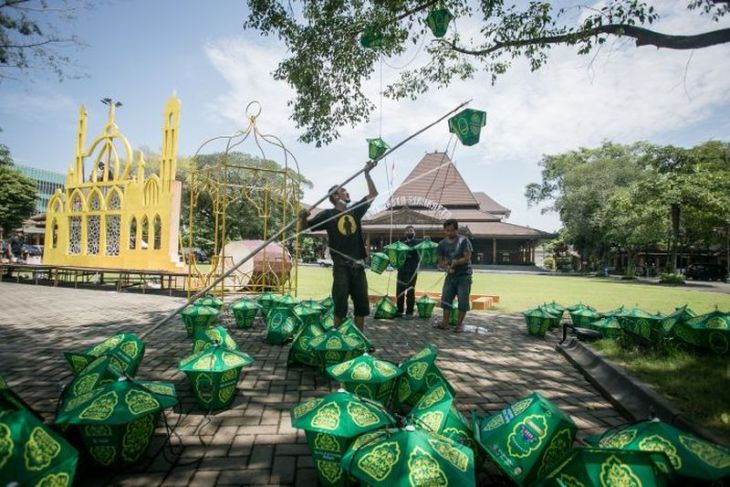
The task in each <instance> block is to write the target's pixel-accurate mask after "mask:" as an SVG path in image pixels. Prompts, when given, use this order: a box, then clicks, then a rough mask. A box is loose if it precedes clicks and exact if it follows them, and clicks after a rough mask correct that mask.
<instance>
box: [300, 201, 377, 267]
mask: <svg viewBox="0 0 730 487" xmlns="http://www.w3.org/2000/svg"><path fill="white" fill-rule="evenodd" d="M368 208H370V201H368V197H367V196H366V197H364V198H363V199H361V200H360V201H358V202H356V203H354V204H353V205H352V206H350V207H348V208H345V209H344V210H342V211H340V210H338V209H337V208H329V209H327V210H323V211H322V212H320V213H318V214H317V215H316V216H315V217H314V218H312V219H311V220H309V228H310V229H312V230H321V229H325V230H327V239H328V241H329V247H330V249H331V252H330V253H331V255H332V262H334V263H335V264H349V263H351V262H352V259H354V260H361V259H364V258H365V257H367V253H366V252H365V242H364V240H363V238H362V224H361V220H362V217H363V216H364V215H365V212H367V211H368ZM325 220H329V221H327V222H326V223H323V222H324V221H325ZM343 254H344V255H343ZM345 256H347V257H350V259H348V258H347V257H345Z"/></svg>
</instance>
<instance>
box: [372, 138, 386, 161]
mask: <svg viewBox="0 0 730 487" xmlns="http://www.w3.org/2000/svg"><path fill="white" fill-rule="evenodd" d="M388 149H390V146H389V145H388V144H386V143H385V141H384V140H383V139H381V138H377V139H368V157H369V158H370V160H372V161H375V160H378V159H380V157H382V155H383V154H385V153H386V152H388Z"/></svg>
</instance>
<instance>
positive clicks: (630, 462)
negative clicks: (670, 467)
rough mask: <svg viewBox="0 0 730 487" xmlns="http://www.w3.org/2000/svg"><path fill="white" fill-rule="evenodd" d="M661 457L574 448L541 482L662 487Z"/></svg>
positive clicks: (589, 485)
mask: <svg viewBox="0 0 730 487" xmlns="http://www.w3.org/2000/svg"><path fill="white" fill-rule="evenodd" d="M663 460H664V458H663V455H661V454H658V453H646V452H640V451H625V450H613V449H604V448H575V449H573V450H571V451H570V453H569V454H568V455H567V456H566V457H565V458H564V459H563V460H562V461H561V462H560V463H559V465H558V467H557V468H556V469H555V470H553V471H552V472H551V473H550V474H549V475H548V476H547V477H545V478H544V479H543V482H542V483H541V485H545V486H560V487H563V486H567V485H571V486H584V487H592V486H595V487H605V486H637V487H638V486H642V485H651V486H656V487H662V486H665V485H667V478H666V476H665V475H664V474H663V473H662V472H661V471H660V469H659V468H660V467H659V466H658V465H660V464H661V462H662V461H663ZM657 462H659V463H657Z"/></svg>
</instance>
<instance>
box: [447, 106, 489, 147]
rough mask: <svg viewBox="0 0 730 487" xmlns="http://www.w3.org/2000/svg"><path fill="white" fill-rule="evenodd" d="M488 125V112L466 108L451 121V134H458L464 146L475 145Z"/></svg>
mask: <svg viewBox="0 0 730 487" xmlns="http://www.w3.org/2000/svg"><path fill="white" fill-rule="evenodd" d="M486 124H487V112H483V111H481V110H472V109H470V108H466V109H464V110H462V111H460V112H459V113H457V114H456V115H454V116H453V117H451V118H450V119H449V132H451V133H452V134H456V136H457V137H459V140H461V143H462V144H464V145H467V146H469V145H474V144H476V143H477V142H479V133H480V132H481V131H482V127H484V126H485V125H486Z"/></svg>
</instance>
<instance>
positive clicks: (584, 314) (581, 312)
mask: <svg viewBox="0 0 730 487" xmlns="http://www.w3.org/2000/svg"><path fill="white" fill-rule="evenodd" d="M600 319H601V315H599V314H598V312H597V311H596V310H595V309H593V308H591V307H590V306H585V307H583V308H581V309H577V310H575V311H571V312H570V320H571V321H572V322H573V325H575V326H581V327H585V328H587V327H588V324H589V323H593V322H594V321H598V320H600Z"/></svg>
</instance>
